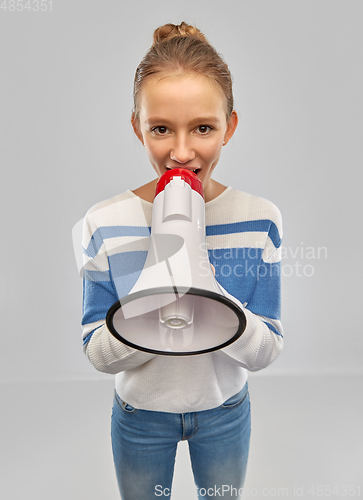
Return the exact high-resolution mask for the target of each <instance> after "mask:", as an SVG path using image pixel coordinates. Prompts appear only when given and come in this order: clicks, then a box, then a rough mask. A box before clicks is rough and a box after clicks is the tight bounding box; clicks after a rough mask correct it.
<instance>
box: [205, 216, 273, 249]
mask: <svg viewBox="0 0 363 500" xmlns="http://www.w3.org/2000/svg"><path fill="white" fill-rule="evenodd" d="M253 231H256V232H263V233H267V232H269V236H270V238H271V240H272V243H273V244H274V245H275V247H276V248H278V247H279V246H280V245H281V237H280V234H279V230H278V229H277V226H276V224H274V223H273V222H271V221H270V220H268V219H260V220H251V221H244V222H233V223H230V224H216V225H213V226H207V227H206V235H207V236H216V235H221V234H233V233H247V232H253Z"/></svg>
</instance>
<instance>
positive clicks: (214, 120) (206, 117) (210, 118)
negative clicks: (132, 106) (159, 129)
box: [145, 116, 220, 125]
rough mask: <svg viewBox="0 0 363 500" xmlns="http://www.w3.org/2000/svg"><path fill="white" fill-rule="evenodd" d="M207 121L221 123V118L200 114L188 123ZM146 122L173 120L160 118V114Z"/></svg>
mask: <svg viewBox="0 0 363 500" xmlns="http://www.w3.org/2000/svg"><path fill="white" fill-rule="evenodd" d="M207 122H214V123H220V119H219V118H217V117H216V116H200V117H198V118H194V119H193V120H191V121H190V122H189V123H188V125H193V124H195V123H207ZM145 123H146V124H148V125H152V124H155V123H165V124H169V123H171V122H170V121H169V120H167V119H165V118H159V117H158V116H153V117H152V118H149V119H148V120H146V121H145Z"/></svg>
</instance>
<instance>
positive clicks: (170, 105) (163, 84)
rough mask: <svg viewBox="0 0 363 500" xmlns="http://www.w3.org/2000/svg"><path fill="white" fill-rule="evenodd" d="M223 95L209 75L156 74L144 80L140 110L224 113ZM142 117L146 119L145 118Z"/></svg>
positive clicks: (147, 113) (144, 112)
mask: <svg viewBox="0 0 363 500" xmlns="http://www.w3.org/2000/svg"><path fill="white" fill-rule="evenodd" d="M225 108H226V98H225V96H224V94H223V92H222V90H221V89H220V87H219V86H218V84H216V83H215V82H214V81H213V80H211V79H210V78H208V77H206V76H204V75H199V74H195V73H188V74H186V73H161V74H160V73H158V74H157V75H153V76H151V77H149V78H147V80H146V81H145V82H144V85H143V87H142V91H141V99H140V112H141V114H143V115H144V116H145V115H146V116H148V115H150V114H155V113H156V114H157V115H158V116H160V114H162V113H166V114H169V113H179V114H180V113H181V114H183V115H185V114H188V115H190V114H194V113H198V114H203V113H206V114H211V113H212V114H217V115H220V114H221V113H222V114H223V115H225V111H226V109H225ZM146 116H145V118H146Z"/></svg>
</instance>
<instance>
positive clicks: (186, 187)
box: [106, 168, 246, 356]
mask: <svg viewBox="0 0 363 500" xmlns="http://www.w3.org/2000/svg"><path fill="white" fill-rule="evenodd" d="M239 304H240V303H239V302H238V301H237V300H236V299H234V298H233V297H232V296H230V295H229V294H228V293H227V292H226V291H225V290H224V289H223V288H222V287H221V286H220V285H219V283H218V282H217V280H216V279H215V277H214V274H213V272H212V269H211V265H210V262H209V257H208V251H207V245H206V233H205V203H204V194H203V186H202V183H201V181H200V179H199V178H198V176H197V175H196V174H195V173H194V172H192V171H190V170H187V169H183V168H174V169H172V170H168V171H167V172H165V173H164V174H163V175H162V176H161V177H160V179H159V181H158V183H157V186H156V191H155V198H154V202H153V212H152V224H151V236H150V245H149V250H148V254H147V258H146V261H145V265H144V267H143V269H142V271H141V274H140V275H139V277H138V279H137V281H136V283H135V285H134V287H133V288H132V289H131V291H130V293H129V294H128V295H127V296H126V297H123V298H122V299H120V300H119V301H117V302H116V303H115V304H113V305H112V306H111V308H110V309H109V311H108V313H107V317H106V324H107V327H108V329H109V331H110V332H111V333H112V335H113V336H114V337H115V338H117V339H118V340H120V341H121V342H123V343H124V344H126V345H128V346H130V347H133V348H134V349H138V350H140V351H145V352H149V353H155V354H163V355H169V356H170V355H172V356H190V355H193V354H204V353H207V352H212V351H216V350H217V349H221V348H223V347H226V346H227V345H229V344H231V343H232V342H234V341H235V340H236V339H238V338H239V337H240V336H241V335H242V334H243V332H244V330H245V328H246V317H245V314H244V312H243V310H242V308H241V307H240V305H239Z"/></svg>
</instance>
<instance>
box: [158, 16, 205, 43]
mask: <svg viewBox="0 0 363 500" xmlns="http://www.w3.org/2000/svg"><path fill="white" fill-rule="evenodd" d="M175 36H190V37H193V38H197V39H198V40H202V41H203V42H208V40H207V39H206V37H205V36H204V35H203V33H202V32H201V31H199V30H198V28H196V27H195V26H192V25H191V24H187V23H185V22H184V21H183V22H182V23H181V24H171V23H168V24H164V26H160V27H159V28H157V29H156V30H155V31H154V43H153V45H155V44H156V43H158V42H162V41H164V40H170V39H171V38H174V37H175Z"/></svg>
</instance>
